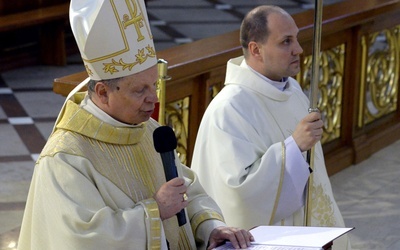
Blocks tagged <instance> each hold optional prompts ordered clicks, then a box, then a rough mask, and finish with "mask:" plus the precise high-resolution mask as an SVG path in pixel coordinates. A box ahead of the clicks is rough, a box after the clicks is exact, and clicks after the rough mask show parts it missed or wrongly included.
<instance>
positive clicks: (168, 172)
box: [160, 151, 186, 226]
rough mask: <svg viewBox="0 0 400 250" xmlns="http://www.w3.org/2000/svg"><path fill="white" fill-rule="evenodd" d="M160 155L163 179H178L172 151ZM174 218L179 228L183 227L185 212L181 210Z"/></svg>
mask: <svg viewBox="0 0 400 250" xmlns="http://www.w3.org/2000/svg"><path fill="white" fill-rule="evenodd" d="M160 155H161V160H162V162H163V166H164V173H165V179H166V180H167V181H169V180H172V179H173V178H175V177H178V171H177V170H176V166H175V156H174V153H173V152H172V151H169V152H165V153H160ZM176 217H177V219H178V224H179V226H183V225H185V224H186V215H185V210H184V209H182V210H181V211H179V212H178V213H177V214H176Z"/></svg>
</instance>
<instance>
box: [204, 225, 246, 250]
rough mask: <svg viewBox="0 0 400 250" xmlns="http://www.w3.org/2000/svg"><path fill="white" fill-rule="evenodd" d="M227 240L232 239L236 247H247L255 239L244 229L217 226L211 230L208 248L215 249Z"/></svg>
mask: <svg viewBox="0 0 400 250" xmlns="http://www.w3.org/2000/svg"><path fill="white" fill-rule="evenodd" d="M225 241H230V242H231V243H232V246H233V247H234V248H235V249H246V248H248V247H250V246H251V243H250V242H251V241H254V237H253V235H251V233H250V232H249V231H247V230H244V229H239V228H235V227H217V228H215V229H214V230H213V231H212V232H211V235H210V239H209V241H208V242H209V245H208V248H207V249H214V248H215V247H217V246H219V245H221V244H223V243H224V242H225Z"/></svg>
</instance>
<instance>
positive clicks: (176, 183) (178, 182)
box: [169, 177, 185, 187]
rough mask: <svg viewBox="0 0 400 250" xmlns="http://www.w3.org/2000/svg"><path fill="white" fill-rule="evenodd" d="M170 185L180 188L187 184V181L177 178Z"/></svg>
mask: <svg viewBox="0 0 400 250" xmlns="http://www.w3.org/2000/svg"><path fill="white" fill-rule="evenodd" d="M169 183H170V184H171V185H172V186H174V187H179V186H182V185H184V184H185V180H184V179H183V178H181V177H175V178H174V179H172V180H170V181H169Z"/></svg>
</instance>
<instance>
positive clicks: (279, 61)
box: [259, 13, 303, 81]
mask: <svg viewBox="0 0 400 250" xmlns="http://www.w3.org/2000/svg"><path fill="white" fill-rule="evenodd" d="M268 28H269V30H270V34H269V36H268V39H267V41H266V42H264V43H263V44H259V48H260V57H261V60H260V61H259V62H260V63H261V64H262V65H261V66H260V67H259V69H260V70H261V71H262V72H260V73H261V74H263V75H265V76H266V77H268V78H269V79H271V80H275V81H280V80H281V79H282V78H283V77H289V76H294V75H296V74H297V73H299V71H300V54H301V53H303V49H302V48H301V46H300V44H299V42H298V41H297V34H298V32H299V29H298V28H297V25H296V23H295V22H294V20H293V18H292V17H291V16H290V15H289V14H282V13H271V14H270V15H268Z"/></svg>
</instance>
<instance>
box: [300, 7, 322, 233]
mask: <svg viewBox="0 0 400 250" xmlns="http://www.w3.org/2000/svg"><path fill="white" fill-rule="evenodd" d="M322 6H323V0H315V6H314V33H313V47H312V61H311V79H310V95H309V99H310V108H309V109H308V112H309V113H311V112H319V110H318V83H319V59H320V48H321V29H322ZM307 162H308V164H309V165H310V170H311V171H310V172H311V174H310V177H309V179H308V184H307V187H306V200H305V206H304V225H305V226H311V210H312V193H311V189H312V183H313V171H314V147H312V148H311V149H309V150H308V151H307Z"/></svg>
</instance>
